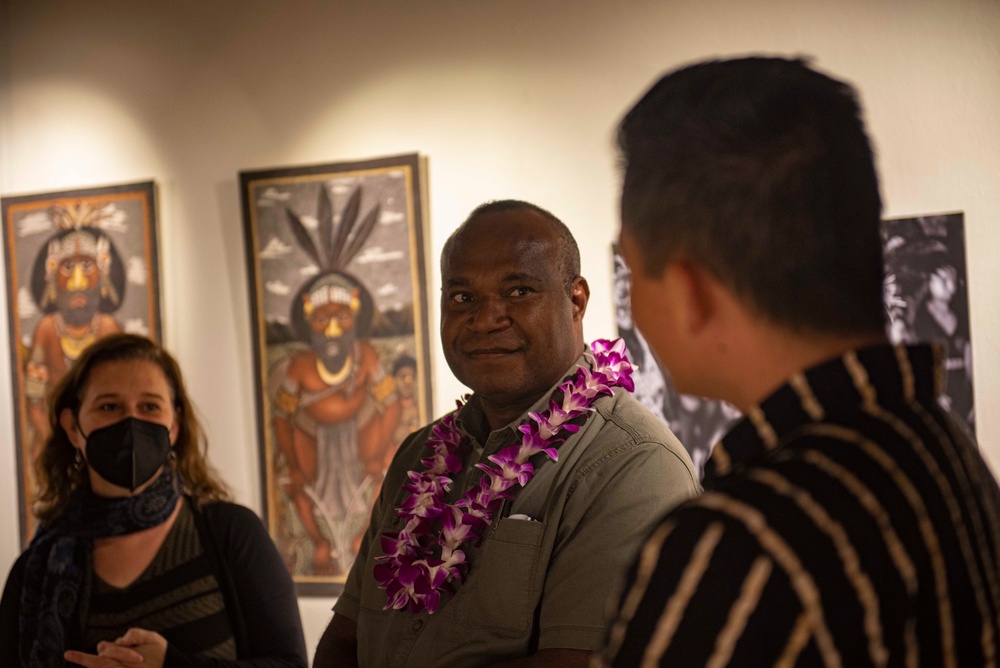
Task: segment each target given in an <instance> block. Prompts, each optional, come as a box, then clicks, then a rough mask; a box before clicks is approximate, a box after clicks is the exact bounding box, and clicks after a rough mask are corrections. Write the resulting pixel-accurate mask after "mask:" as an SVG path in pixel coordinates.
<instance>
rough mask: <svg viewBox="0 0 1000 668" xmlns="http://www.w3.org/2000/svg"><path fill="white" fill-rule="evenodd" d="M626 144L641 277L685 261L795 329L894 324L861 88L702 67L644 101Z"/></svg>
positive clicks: (632, 117) (628, 122) (763, 68)
mask: <svg viewBox="0 0 1000 668" xmlns="http://www.w3.org/2000/svg"><path fill="white" fill-rule="evenodd" d="M618 143H619V148H620V150H621V155H622V160H623V166H624V172H625V173H624V185H623V192H622V201H621V217H622V229H623V233H625V234H628V235H630V236H631V237H632V238H633V239H634V240H635V242H636V243H635V247H636V248H638V249H640V253H641V259H642V260H643V262H642V264H643V265H644V266H642V267H633V268H632V269H633V271H644V272H646V274H647V275H654V274H659V273H661V272H662V271H663V269H664V268H665V267H666V265H667V263H668V262H670V261H671V260H674V259H677V258H684V259H686V260H689V261H693V262H696V263H698V264H700V265H702V266H704V267H705V268H707V269H708V270H709V271H710V272H711V273H712V274H713V275H714V276H715V277H716V278H717V279H718V280H719V281H720V282H722V283H723V284H724V285H725V286H726V287H727V288H728V289H730V290H731V291H732V292H733V293H734V294H735V295H736V296H737V297H738V298H739V300H740V301H741V303H742V304H743V305H744V306H745V307H747V308H748V309H749V310H750V311H751V312H753V313H755V314H756V315H758V316H759V317H762V318H763V319H766V320H768V321H771V322H772V323H774V324H776V325H778V326H780V327H783V328H786V329H788V330H791V331H795V332H802V333H807V332H818V333H823V334H834V335H853V334H862V333H863V334H874V333H877V332H881V331H883V330H884V326H885V317H886V316H885V308H884V306H883V273H884V269H883V263H882V251H881V241H880V235H879V224H880V222H879V221H880V217H881V206H882V205H881V200H880V197H879V190H878V178H877V176H876V173H875V166H874V159H873V155H872V149H871V146H870V144H869V141H868V137H867V135H866V133H865V128H864V123H863V121H862V118H861V109H860V106H859V104H858V101H857V97H856V95H855V93H854V90H853V89H852V88H851V87H850V86H849V85H847V84H845V83H843V82H841V81H837V80H835V79H832V78H830V77H828V76H826V75H824V74H821V73H819V72H817V71H815V70H813V69H811V68H810V67H809V66H808V65H807V63H805V62H803V61H802V60H786V59H780V58H745V59H738V60H727V61H709V62H704V63H699V64H695V65H691V66H688V67H684V68H682V69H680V70H677V71H675V72H672V73H670V74H668V75H666V76H664V77H663V78H662V79H660V80H659V81H658V82H657V83H656V84H655V85H654V86H653V87H652V88H651V89H650V90H649V91H648V92H647V93H646V94H645V95H644V96H643V97H642V99H641V100H640V101H639V102H638V103H637V104H636V105H635V106H634V107H633V108H632V110H631V111H629V112H628V114H627V115H626V116H625V118H624V119H623V120H622V122H621V125H620V127H619V133H618Z"/></svg>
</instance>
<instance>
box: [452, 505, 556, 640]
mask: <svg viewBox="0 0 1000 668" xmlns="http://www.w3.org/2000/svg"><path fill="white" fill-rule="evenodd" d="M544 535H545V523H544V522H535V521H530V520H521V519H509V518H504V519H501V520H500V522H499V524H498V525H497V530H496V532H495V533H494V534H493V535H491V536H489V537H488V538H486V539H484V540H483V542H482V545H481V546H480V548H479V549H478V550H476V551H475V552H474V553H473V555H471V556H472V563H471V566H470V569H469V573H468V575H467V578H466V582H465V584H464V585H462V586H461V587H460V588H459V590H458V593H457V594H456V596H455V601H454V603H455V615H456V619H457V621H458V623H459V624H460V625H462V626H466V627H469V628H489V629H492V630H496V631H500V632H503V633H511V634H523V633H526V632H528V631H529V630H530V629H531V624H532V619H533V618H534V614H535V607H536V606H537V604H538V599H539V596H540V591H539V583H540V578H539V577H538V569H539V568H543V567H544V565H542V564H539V560H540V556H541V549H542V547H541V546H542V537H543V536H544Z"/></svg>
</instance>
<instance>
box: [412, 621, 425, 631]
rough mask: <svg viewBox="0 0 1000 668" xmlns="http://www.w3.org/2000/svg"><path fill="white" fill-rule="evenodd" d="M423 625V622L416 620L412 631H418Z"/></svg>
mask: <svg viewBox="0 0 1000 668" xmlns="http://www.w3.org/2000/svg"><path fill="white" fill-rule="evenodd" d="M423 625H424V620H422V619H418V620H417V621H415V622H413V630H414V631H419V630H420V628H421V627H422V626H423Z"/></svg>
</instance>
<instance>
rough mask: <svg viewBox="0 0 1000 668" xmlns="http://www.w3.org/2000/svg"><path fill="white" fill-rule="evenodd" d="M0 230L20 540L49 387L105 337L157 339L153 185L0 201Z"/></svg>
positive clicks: (27, 521)
mask: <svg viewBox="0 0 1000 668" xmlns="http://www.w3.org/2000/svg"><path fill="white" fill-rule="evenodd" d="M3 234H4V250H5V253H6V263H7V264H6V266H7V308H8V313H7V315H8V322H9V323H10V341H11V366H12V371H13V373H12V377H13V382H14V392H13V396H14V400H15V403H16V406H15V410H14V415H15V421H16V425H15V433H16V438H17V448H16V450H17V468H18V491H19V494H20V517H21V538H22V542H26V541H27V540H28V538H30V536H31V534H32V532H33V531H34V527H33V524H32V517H31V512H30V502H31V499H32V497H33V496H34V489H35V488H34V471H33V463H34V461H35V458H36V457H37V456H38V453H39V452H40V450H41V447H42V444H43V443H44V442H45V439H46V438H47V437H48V435H49V433H50V428H49V423H48V404H47V396H48V393H49V391H50V390H51V389H52V387H53V386H54V385H55V384H56V383H57V382H58V381H59V379H60V378H62V376H63V375H64V374H65V373H66V370H67V369H68V368H69V366H70V365H71V364H72V363H73V361H74V360H75V359H76V358H77V357H79V356H80V353H81V352H83V350H84V349H85V348H86V347H87V346H88V345H90V343H92V342H93V341H96V340H97V339H99V338H101V337H103V336H107V335H108V334H113V333H115V332H121V331H128V332H133V333H136V334H143V335H145V336H149V337H150V338H152V339H154V340H157V341H159V340H160V336H161V329H160V293H159V262H158V259H157V242H156V240H157V235H156V204H155V189H154V185H153V183H152V182H144V183H134V184H128V185H118V186H109V187H102V188H87V189H83V190H73V191H66V192H54V193H45V194H36V195H26V196H18V197H4V198H3Z"/></svg>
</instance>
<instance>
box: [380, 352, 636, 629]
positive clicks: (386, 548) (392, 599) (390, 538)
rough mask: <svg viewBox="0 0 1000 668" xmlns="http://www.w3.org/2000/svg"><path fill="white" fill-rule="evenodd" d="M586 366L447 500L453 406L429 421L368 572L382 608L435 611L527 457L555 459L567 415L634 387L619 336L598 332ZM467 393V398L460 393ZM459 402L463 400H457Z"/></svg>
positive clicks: (457, 445) (524, 477) (456, 467)
mask: <svg viewBox="0 0 1000 668" xmlns="http://www.w3.org/2000/svg"><path fill="white" fill-rule="evenodd" d="M586 358H587V361H588V362H590V365H591V367H592V368H591V369H588V368H586V367H582V366H581V367H578V368H577V370H576V374H575V375H574V376H573V377H572V378H569V379H568V380H566V381H564V382H563V383H562V384H560V385H559V387H558V388H556V391H555V392H554V393H553V395H557V394H559V393H562V400H561V402H559V403H557V402H556V401H555V399H550V400H549V408H548V409H547V410H544V411H542V412H540V413H529V414H528V415H529V417H530V419H529V420H527V421H526V422H525V423H524V424H521V425H520V426H519V427H518V431H520V432H521V442H520V443H518V444H514V445H511V446H509V447H506V448H504V449H502V450H500V451H499V452H497V453H496V454H495V455H490V456H489V457H488V459H489V461H491V462H492V463H493V466H490V465H489V464H476V468H478V469H481V470H482V471H483V472H484V473H485V475H484V476H483V477H482V478H480V479H479V482H478V483H476V484H475V485H473V487H472V488H471V489H469V490H468V491H467V492H466V493H465V494H463V495H462V498H460V499H458V500H457V501H456V502H455V503H453V504H451V503H445V501H444V497H445V495H446V494H447V493H448V492H449V491H450V490H451V483H452V479H451V478H449V477H448V476H449V474H452V473H457V472H459V471H461V470H462V467H463V461H462V455H463V454H464V452H462V450H463V445H464V443H465V439H464V436H463V435H462V433H461V432H460V431H459V430H458V428H457V427H456V426H455V415H456V414H457V411H456V412H455V413H451V414H449V415H447V416H445V417H444V418H442V419H441V421H440V422H439V423H438V424H437V425H435V426H434V429H433V432H432V434H431V436H430V438H428V439H427V443H426V444H425V445H426V447H428V448H431V450H433V454H431V455H430V456H429V457H426V458H424V459H421V460H420V463H421V464H422V465H423V466H424V470H423V471H409V472H408V473H407V476H408V477H409V480H410V482H409V484H407V485H404V486H403V489H404V490H406V491H408V492H410V494H409V495H408V496H407V497H406V499H404V500H403V503H402V504H400V506H399V507H398V509H397V511H396V512H397V513H398V514H399V516H400V517H402V518H403V519H404V520H405V524H404V526H403V529H402V531H387V532H385V533H383V534H382V550H383V552H385V554H384V555H383V556H380V557H377V558H376V559H375V561H377V562H379V563H377V564H376V565H375V569H374V575H375V580H376V581H378V585H379V587H380V588H382V589H385V591H386V596H387V597H388V601H387V603H386V605H385V609H386V610H389V609H395V610H403V609H404V608H408V609H409V610H410V612H413V613H417V612H420V611H421V610H423V609H426V610H427V612H428V613H431V614H433V613H434V612H435V611H436V610H437V609H438V606H439V605H440V604H441V601H442V598H441V597H442V594H445V593H446V592H448V591H449V590H451V589H452V588H453V587H457V586H458V583H459V582H461V580H462V572H463V570H464V569H465V568H467V563H466V556H465V552H463V551H462V550H461V549H459V548H460V547H461V546H462V545H463V544H464V543H467V542H473V543H477V542H478V541H479V538H480V536H481V535H482V533H483V530H484V529H485V528H486V527H488V526H490V525H491V523H492V519H493V515H494V513H496V511H497V510H498V509H499V508H500V506H501V504H502V503H503V502H504V500H512V499H513V497H514V491H515V488H516V487H517V486H522V487H523V486H524V485H527V484H528V482H530V481H531V478H532V477H533V476H534V474H535V467H534V466H533V465H532V464H531V462H530V461H529V460H530V459H531V458H532V457H533V456H534V455H537V454H539V453H544V454H545V455H546V456H547V457H548V458H549V459H551V460H552V461H556V460H557V459H558V458H559V453H558V451H557V449H556V448H557V446H558V445H559V444H560V443H562V442H563V441H565V440H566V438H568V436H569V434H572V433H575V432H576V431H578V430H579V428H580V427H579V426H578V425H575V424H570V422H571V420H573V419H574V418H577V417H579V416H581V415H584V414H586V413H589V412H591V411H593V410H594V408H593V404H594V402H595V401H597V399H598V398H599V397H602V396H605V395H610V394H614V391H615V390H614V388H616V387H622V388H625V389H626V390H628V391H629V392H632V391H633V390H634V385H633V383H632V379H631V375H632V371H633V367H632V365H631V364H630V363H629V361H628V357H626V355H625V342H624V341H623V340H622V339H617V340H616V341H614V342H612V341H608V340H605V339H599V340H597V341H594V342H593V343H591V344H590V351H589V352H587V353H586ZM466 398H467V397H466ZM457 403H458V408H461V407H462V406H463V405H464V401H463V400H459V401H458V402H457Z"/></svg>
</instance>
